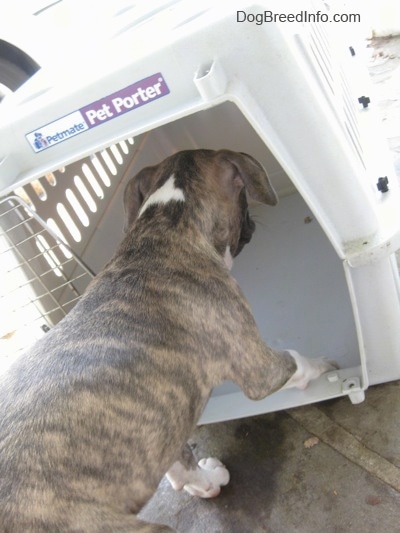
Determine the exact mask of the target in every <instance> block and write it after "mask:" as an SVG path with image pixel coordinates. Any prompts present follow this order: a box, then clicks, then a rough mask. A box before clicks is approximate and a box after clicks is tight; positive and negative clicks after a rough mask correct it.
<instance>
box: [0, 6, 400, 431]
mask: <svg viewBox="0 0 400 533" xmlns="http://www.w3.org/2000/svg"><path fill="white" fill-rule="evenodd" d="M149 4H150V8H146V9H148V10H149V11H148V12H146V9H145V8H144V7H143V3H142V5H140V4H139V6H140V7H134V6H133V4H132V9H131V10H127V11H126V12H125V14H124V19H123V23H122V24H121V25H120V29H119V30H118V31H115V33H114V36H113V37H112V39H110V40H108V41H107V43H106V44H105V45H104V47H103V48H100V49H99V50H98V55H97V57H96V58H92V59H91V60H90V61H89V60H87V59H86V60H82V62H81V63H79V64H76V63H75V64H73V65H62V66H60V69H59V70H58V71H57V70H56V69H55V67H52V68H48V69H42V71H40V72H39V73H37V74H36V75H35V76H34V77H33V78H32V79H31V80H30V81H29V82H28V83H27V84H26V85H25V86H23V87H22V88H21V89H19V90H18V91H17V92H16V93H15V94H14V95H11V96H9V97H7V98H6V99H5V100H4V102H3V103H2V104H1V108H0V180H1V190H2V195H3V196H4V197H5V200H4V201H3V203H2V205H1V211H0V214H1V215H3V222H4V224H3V226H4V227H3V236H2V238H4V239H8V240H7V243H9V247H10V248H13V247H14V248H15V249H17V250H18V247H19V246H21V242H22V246H24V242H25V240H26V239H28V238H29V236H31V239H32V238H33V242H34V245H33V246H32V247H33V248H34V249H35V250H34V251H32V253H34V255H36V256H37V255H38V250H37V248H38V244H37V238H38V237H37V235H39V234H41V232H43V233H42V234H43V235H44V237H45V238H46V239H47V240H46V242H47V243H48V246H47V248H46V246H45V248H44V249H42V266H41V267H40V268H42V269H43V272H45V271H46V272H48V273H51V274H53V280H50V281H48V282H46V286H47V290H49V292H50V294H51V295H52V297H53V298H55V299H56V300H57V301H58V302H59V303H60V305H63V304H64V303H65V302H67V303H68V302H69V301H70V300H72V299H73V294H77V293H78V294H80V293H81V292H82V290H83V289H84V286H85V283H87V281H88V279H90V271H93V272H98V271H99V270H100V268H101V267H102V266H103V265H104V263H105V262H106V261H107V260H108V259H109V258H110V256H111V255H112V254H113V252H114V250H115V248H116V246H117V244H118V242H119V241H120V240H121V239H122V237H123V232H122V228H123V213H122V192H123V189H124V187H125V184H126V182H127V180H128V179H129V178H130V177H131V176H132V175H133V174H134V173H136V172H137V171H139V170H140V169H141V168H142V167H143V166H145V165H149V164H154V163H157V162H159V161H161V160H162V159H163V158H164V157H167V156H168V155H170V154H172V153H173V152H175V151H178V150H181V149H190V148H211V149H219V148H229V149H231V150H237V151H242V152H247V153H249V154H251V155H253V156H254V157H256V158H258V159H259V160H260V161H261V162H262V163H263V164H264V166H265V168H266V169H267V172H268V174H269V176H270V177H271V179H272V182H273V184H274V186H275V188H276V190H277V192H278V194H279V197H280V203H279V204H278V206H277V207H267V206H260V205H257V206H253V207H252V211H253V215H254V216H255V218H256V220H257V226H258V227H257V231H256V233H255V235H254V238H253V240H252V241H251V243H250V244H249V245H248V246H246V247H245V249H244V250H243V252H242V254H241V255H240V256H239V257H238V258H237V260H236V261H235V266H234V270H233V274H234V276H236V277H237V279H238V281H239V283H240V285H241V286H242V288H243V290H244V292H245V294H246V296H247V297H248V299H249V301H250V304H251V306H252V308H253V311H254V315H255V317H256V320H257V322H258V325H259V328H260V330H261V333H262V335H263V337H264V338H265V340H266V342H267V343H269V344H270V345H272V346H274V347H277V348H295V349H297V350H298V351H300V352H301V353H303V354H304V355H308V356H310V357H317V356H320V355H326V356H328V357H329V358H332V359H335V360H336V361H337V362H338V363H339V364H340V367H341V368H340V370H339V371H337V372H334V373H331V374H328V375H325V376H323V377H321V378H320V379H319V380H317V381H315V382H313V383H312V384H311V385H310V387H309V388H308V389H307V390H305V391H299V390H295V389H293V390H286V391H282V392H278V393H276V394H274V395H272V396H270V397H268V398H266V399H265V400H262V401H259V402H254V401H250V400H248V399H246V398H245V397H244V395H243V394H242V393H241V392H240V391H239V390H238V388H237V387H236V386H234V385H233V384H231V383H224V384H223V385H221V387H218V388H217V390H215V391H214V393H213V395H212V397H211V399H210V401H209V403H208V405H207V408H206V410H205V412H204V414H203V417H202V419H201V420H202V422H212V421H218V420H224V419H229V418H236V417H242V416H248V415H253V414H258V413H264V412H268V411H274V410H278V409H282V408H289V407H294V406H298V405H302V404H306V403H310V402H315V401H320V400H325V399H328V398H334V397H338V396H341V395H349V396H350V398H351V399H352V400H353V401H354V402H358V401H361V400H362V399H363V396H364V393H363V391H364V390H365V389H366V388H367V387H368V385H370V384H376V383H382V382H385V381H389V380H394V379H399V378H400V290H399V276H398V271H397V267H396V262H395V258H394V252H395V251H396V250H397V249H398V248H399V247H400V207H399V206H400V191H399V185H398V183H397V180H396V177H395V176H394V175H393V170H392V168H391V164H390V163H388V158H387V156H386V154H385V149H384V148H382V146H384V143H383V140H382V138H381V137H380V134H379V131H377V130H376V129H375V128H376V121H375V118H374V109H373V108H374V102H373V97H372V96H371V95H370V93H369V91H370V88H369V87H368V85H363V84H361V85H357V83H358V82H357V83H356V81H354V82H353V78H354V76H353V73H354V71H355V70H357V69H358V67H357V64H358V63H357V61H358V57H357V54H356V56H353V55H352V54H351V53H350V50H349V46H352V44H353V43H351V42H344V41H345V39H344V38H343V39H342V40H343V42H342V43H341V45H343V47H344V51H345V55H344V56H343V57H340V60H338V57H339V56H337V52H336V49H335V47H333V46H332V43H331V42H330V38H329V37H328V30H329V31H330V30H332V26H331V25H330V24H329V23H328V22H324V21H322V20H320V21H319V22H317V21H316V15H315V16H314V19H315V20H313V19H312V18H311V19H310V18H307V20H303V21H301V20H300V19H301V16H298V17H297V19H298V20H292V21H289V20H288V19H286V21H282V20H281V21H279V20H276V21H275V22H271V21H269V20H268V21H265V20H264V18H261V19H260V18H258V19H257V18H256V15H257V14H263V13H264V11H268V12H270V11H271V12H273V13H282V12H283V9H282V4H281V3H279V2H276V3H274V2H261V1H260V2H258V3H254V4H253V3H250V2H248V1H246V0H241V1H240V2H239V3H235V2H230V3H229V4H227V3H225V2H223V3H222V2H221V3H215V4H217V5H212V4H210V5H208V4H207V3H206V2H205V3H201V5H200V7H196V6H195V5H194V4H193V3H192V2H191V1H190V2H186V1H170V2H161V3H160V2H158V3H157V6H158V7H156V8H154V5H155V4H152V3H151V2H150V3H149ZM283 5H284V3H283ZM321 5H322V4H321ZM321 5H319V4H318V6H319V9H321ZM140 9H142V11H140ZM150 9H152V11H150ZM303 9H304V8H303ZM143 10H144V11H143ZM239 11H240V15H239V14H238V12H239ZM243 13H245V14H246V15H247V21H245V22H239V19H241V18H243V17H244V15H243ZM296 13H300V11H299V10H297V11H295V12H294V13H293V14H296ZM301 13H303V11H301ZM305 13H308V14H313V13H314V14H316V13H317V8H316V4H314V5H312V4H310V6H309V9H308V11H306V12H305ZM320 13H324V19H325V16H330V15H329V14H327V15H326V14H325V12H323V11H320ZM251 14H252V15H254V16H253V17H252V16H249V15H251ZM286 14H287V11H286ZM268 16H269V15H268ZM262 17H263V15H262ZM303 18H304V15H303ZM319 18H320V19H321V18H322V17H321V15H320V16H319ZM257 20H258V21H260V20H263V23H260V24H258V23H256V22H257ZM111 22H112V21H110V24H111ZM114 22H115V21H114ZM338 31H339V33H340V30H338V29H336V33H338ZM354 79H355V78H354ZM362 97H365V98H362ZM359 98H360V100H359ZM367 98H370V100H371V103H370V104H369V105H368V106H366V102H367V101H368V100H367ZM363 102H364V104H363ZM364 106H366V107H364ZM133 139H134V141H133ZM385 177H387V178H388V180H389V182H388V190H387V191H386V192H384V191H385V187H384V185H385V181H386V180H385V179H383V180H381V182H382V181H383V188H382V190H378V188H377V183H378V180H379V178H385ZM32 180H36V181H34V183H33V185H32V184H30V183H31V182H32ZM15 191H16V192H15ZM16 194H17V195H18V194H19V195H20V196H22V197H23V198H25V201H26V202H27V205H25V204H21V203H20V201H19V200H18V198H17V196H16ZM7 195H12V198H8V197H7ZM60 206H61V207H60ZM18 209H19V210H20V211H21V212H20V214H16V212H17V211H18ZM31 209H32V210H33V211H34V213H35V215H36V218H35V217H34V216H33V215H32V214H31V211H30V210H31ZM13 216H16V217H17V218H18V219H19V221H20V222H21V224H20V225H19V226H18V227H19V228H20V229H19V230H18V231H19V232H20V233H21V232H22V234H21V235H17V236H16V237H15V236H13V235H12V233H13V231H15V229H14V226H15V225H16V224H15V222H14V221H13V220H12V218H11V217H13ZM38 217H40V218H42V219H43V220H44V221H45V222H48V221H49V222H50V228H49V229H50V232H49V229H48V228H47V227H46V226H44V225H43V224H41V225H40V227H39V228H34V227H31V228H30V226H33V223H34V222H35V224H36V223H39V222H38ZM27 227H28V229H27ZM29 228H30V229H29ZM24 232H25V233H24ZM60 234H62V235H63V239H64V246H65V243H67V244H69V246H70V250H69V251H68V249H67V248H65V247H64V248H62V246H63V245H62V244H61V246H60V243H57V235H60ZM54 238H55V240H54V242H53V241H51V242H50V240H51V239H54ZM4 242H6V241H4ZM71 251H72V252H73V253H75V254H76V257H74V256H73V255H72V257H71ZM28 252H29V250H25V248H24V250H23V254H22V255H24V256H25V255H26V254H28V257H25V258H24V261H22V266H21V268H22V270H23V271H24V276H25V277H26V276H27V274H26V264H28V266H29V265H30V264H31V262H32V259H31V257H30V256H29V253H28ZM39 252H40V250H39ZM12 253H13V254H14V256H15V254H16V253H17V252H15V250H14V251H13V252H12ZM46 253H47V256H46ZM51 253H52V254H53V255H51ZM68 253H69V254H70V255H69V257H68ZM20 255H21V254H20ZM39 255H40V254H39ZM14 256H13V257H14ZM43 258H44V260H43ZM66 259H69V260H70V261H71V263H70V266H68V265H65V266H64V261H65V260H66ZM51 261H53V263H51ZM24 265H25V266H24ZM40 268H39V270H40ZM24 269H25V270H24ZM79 269H83V270H82V272H83V271H84V272H86V277H84V278H82V279H84V281H82V283H81V284H80V282H79V280H76V278H77V276H79V272H80V271H79ZM56 271H58V276H56ZM37 277H38V278H39V280H44V278H43V277H41V275H40V271H39V273H37V275H36V278H37ZM56 277H58V282H57V283H59V282H60V278H61V280H62V283H61V285H62V287H64V289H61V290H60V289H59V288H53V282H54V283H56V281H57V280H56V281H55V278H56ZM28 278H29V276H28V277H27V278H26V279H28ZM28 285H29V280H28ZM80 285H82V286H80ZM42 288H43V287H42ZM35 290H36V291H37V290H38V289H37V288H35ZM68 290H69V291H70V292H71V291H72V294H67V291H68ZM55 295H57V296H55ZM52 303H54V302H52ZM40 307H41V309H42V310H43V309H44V311H43V312H42V311H41V315H40V316H41V318H40V320H41V321H43V317H45V318H46V319H47V316H48V315H47V311H46V309H48V307H49V304H48V303H47V302H44V303H43V304H40ZM50 307H51V305H50ZM61 311H62V312H65V311H64V310H63V309H62V310H61ZM61 311H60V314H62V312H61ZM56 318H57V317H56ZM39 322H40V321H39ZM53 322H54V320H53ZM51 324H52V319H49V320H48V321H47V326H48V327H50V326H51ZM45 329H46V328H45Z"/></svg>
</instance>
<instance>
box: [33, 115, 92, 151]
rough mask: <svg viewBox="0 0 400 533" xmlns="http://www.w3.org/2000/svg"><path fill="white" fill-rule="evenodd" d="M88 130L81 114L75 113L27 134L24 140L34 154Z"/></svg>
mask: <svg viewBox="0 0 400 533" xmlns="http://www.w3.org/2000/svg"><path fill="white" fill-rule="evenodd" d="M88 129H89V126H88V124H87V122H86V121H85V119H84V118H83V116H82V113H81V112H80V111H75V112H74V113H71V114H70V115H66V116H65V117H62V118H59V119H58V120H55V121H54V122H50V124H46V125H45V126H42V127H41V128H40V129H38V130H36V131H33V132H31V133H28V134H27V135H26V138H27V139H28V142H29V144H30V145H31V146H32V148H33V149H34V151H35V152H41V151H42V150H45V149H46V148H50V147H51V146H54V145H55V144H58V143H60V142H62V141H66V140H67V139H69V138H70V137H74V136H75V135H78V134H79V133H82V132H83V131H86V130H88Z"/></svg>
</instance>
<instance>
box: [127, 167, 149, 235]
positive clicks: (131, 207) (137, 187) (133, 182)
mask: <svg viewBox="0 0 400 533" xmlns="http://www.w3.org/2000/svg"><path fill="white" fill-rule="evenodd" d="M156 169H157V165H156V166H154V167H146V168H144V169H143V170H141V171H140V172H139V173H138V174H136V176H134V177H133V178H131V179H130V180H129V181H128V184H127V186H126V188H125V191H124V210H125V225H124V232H125V233H126V232H127V231H128V229H129V227H130V225H131V224H132V223H133V222H134V221H135V220H136V218H137V216H138V214H139V210H140V207H141V205H142V204H143V201H144V199H145V198H146V195H147V193H148V192H149V191H150V189H151V187H152V184H153V181H154V175H155V173H156Z"/></svg>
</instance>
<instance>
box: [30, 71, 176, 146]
mask: <svg viewBox="0 0 400 533" xmlns="http://www.w3.org/2000/svg"><path fill="white" fill-rule="evenodd" d="M169 92H170V91H169V88H168V86H167V84H166V83H165V80H164V78H163V76H162V75H161V73H157V74H153V75H152V76H149V77H148V78H144V79H143V80H140V81H138V82H136V83H134V84H132V85H129V86H128V87H124V88H123V89H121V90H119V91H117V92H115V93H113V94H110V95H108V96H105V97H104V98H101V99H100V100H97V101H96V102H93V103H91V104H88V105H86V106H84V107H82V108H81V109H78V110H77V111H74V112H73V113H70V114H69V115H66V116H64V117H62V118H59V119H57V120H55V121H53V122H50V123H49V124H46V125H45V126H42V127H40V128H38V129H37V130H35V131H32V132H30V133H28V134H26V138H27V140H28V142H29V144H30V145H31V147H32V148H33V150H34V151H35V152H42V151H43V150H46V149H47V148H51V147H52V146H55V145H56V144H59V143H60V142H63V141H66V140H68V139H70V138H71V137H75V136H76V135H79V134H80V133H83V132H84V131H87V130H89V129H91V128H94V127H96V126H99V125H100V124H104V123H105V122H108V121H109V120H112V119H113V118H116V117H118V116H120V115H123V114H125V113H128V112H129V111H132V110H134V109H137V108H138V107H142V106H144V105H146V104H149V103H151V102H153V101H154V100H157V99H158V98H161V97H162V96H165V95H167V94H169Z"/></svg>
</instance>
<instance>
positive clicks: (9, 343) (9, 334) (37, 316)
mask: <svg viewBox="0 0 400 533" xmlns="http://www.w3.org/2000/svg"><path fill="white" fill-rule="evenodd" d="M0 254H1V255H0V312H1V317H2V319H1V324H0V338H1V345H2V346H1V352H2V355H10V354H12V353H15V352H17V351H19V350H21V349H23V348H26V347H27V346H29V345H30V344H31V343H32V342H33V341H34V340H36V339H37V338H39V337H40V336H41V335H43V334H44V332H46V331H48V329H49V328H50V327H52V326H53V325H55V324H56V323H57V322H59V321H60V320H61V319H62V318H63V317H64V316H65V315H66V314H67V313H68V311H69V310H70V309H72V307H73V306H74V304H75V303H76V301H77V300H78V299H79V297H80V296H81V295H82V293H83V292H84V290H85V289H86V287H87V285H88V283H89V281H90V280H91V279H92V278H93V277H94V274H93V272H91V270H90V269H89V268H88V267H87V266H86V265H85V264H84V263H83V261H82V260H81V259H80V258H79V257H78V256H77V255H76V254H75V253H74V252H73V250H72V249H71V248H70V247H69V246H68V244H67V243H66V242H64V241H63V240H62V239H61V237H59V236H58V235H57V234H56V233H54V231H52V229H51V228H50V227H49V226H48V225H47V224H46V223H45V222H44V221H43V220H42V219H41V218H40V217H39V216H38V215H37V214H36V213H35V212H34V211H33V210H32V209H31V208H30V207H29V206H28V204H26V203H25V202H24V201H23V200H22V199H21V198H19V197H18V196H8V197H6V198H4V199H2V200H0ZM0 366H1V365H0Z"/></svg>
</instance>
